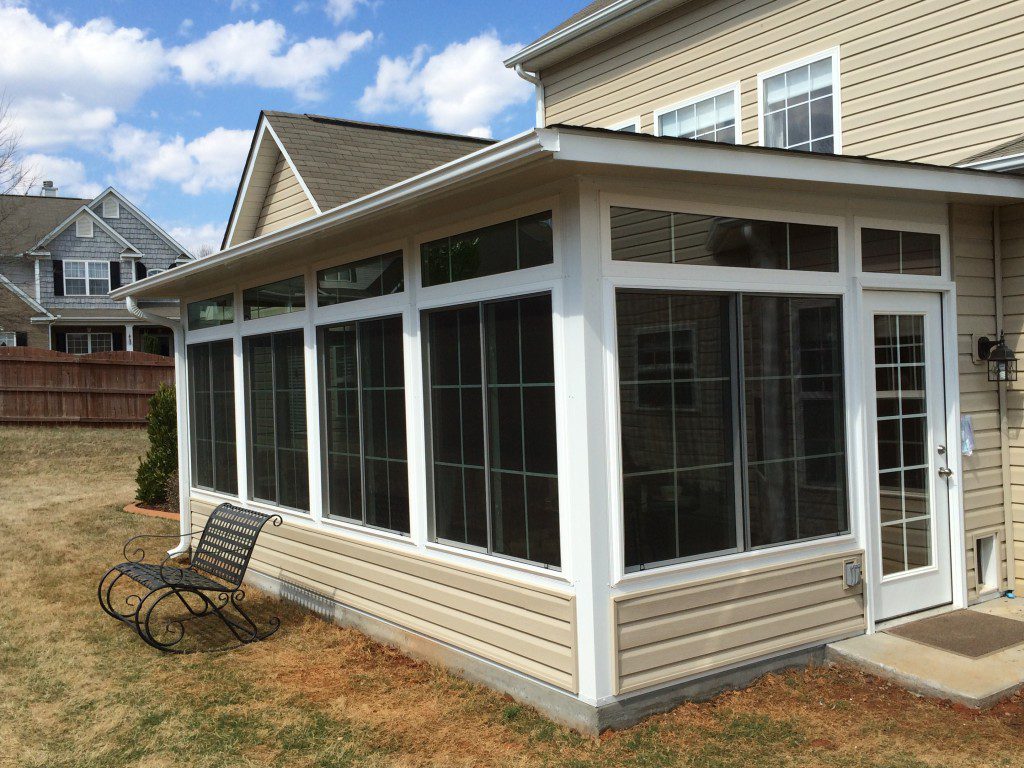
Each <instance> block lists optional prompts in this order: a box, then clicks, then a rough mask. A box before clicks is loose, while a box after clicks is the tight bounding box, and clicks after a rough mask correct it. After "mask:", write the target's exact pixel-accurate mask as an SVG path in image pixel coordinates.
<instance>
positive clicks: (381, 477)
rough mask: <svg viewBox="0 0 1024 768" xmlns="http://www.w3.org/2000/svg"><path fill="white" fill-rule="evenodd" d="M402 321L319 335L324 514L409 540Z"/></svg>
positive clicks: (338, 327) (364, 323) (356, 324)
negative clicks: (403, 534) (323, 439)
mask: <svg viewBox="0 0 1024 768" xmlns="http://www.w3.org/2000/svg"><path fill="white" fill-rule="evenodd" d="M402 347H403V337H402V318H401V317H388V318H384V319H379V320H361V321H359V322H351V323H344V324H341V325H334V326H330V327H327V328H323V329H321V331H320V352H321V365H322V367H323V377H324V378H323V396H324V430H325V436H326V450H327V513H328V514H329V515H331V516H336V517H340V518H345V519H347V520H354V521H356V522H359V523H365V524H366V525H372V526H375V527H377V528H386V529H389V530H392V531H399V532H401V533H408V532H409V470H408V462H407V457H406V431H405V365H404V363H403V360H402Z"/></svg>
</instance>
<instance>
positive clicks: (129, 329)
mask: <svg viewBox="0 0 1024 768" xmlns="http://www.w3.org/2000/svg"><path fill="white" fill-rule="evenodd" d="M124 348H125V349H126V350H127V351H129V352H132V351H133V350H134V349H135V326H134V325H132V324H131V323H126V324H125V326H124Z"/></svg>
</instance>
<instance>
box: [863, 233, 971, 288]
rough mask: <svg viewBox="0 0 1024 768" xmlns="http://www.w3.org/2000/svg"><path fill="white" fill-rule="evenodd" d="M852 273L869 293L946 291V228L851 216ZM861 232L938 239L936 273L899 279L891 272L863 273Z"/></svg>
mask: <svg viewBox="0 0 1024 768" xmlns="http://www.w3.org/2000/svg"><path fill="white" fill-rule="evenodd" d="M853 229H854V232H853V234H854V241H855V248H856V250H855V252H854V264H855V269H854V271H855V272H856V274H857V280H858V282H859V283H860V285H861V286H862V287H863V288H865V289H869V290H884V291H937V290H938V291H942V290H945V289H947V288H948V287H949V284H950V281H951V275H952V274H953V268H952V257H951V255H950V245H949V226H948V225H947V224H927V223H918V222H908V221H906V220H901V219H879V218H874V217H870V216H854V218H853ZM864 229H885V230H889V231H891V232H918V233H922V234H930V235H938V236H939V249H940V251H939V255H940V260H941V261H940V273H939V274H938V275H900V274H896V273H892V272H865V271H864V260H863V256H864V254H863V252H862V250H863V247H862V245H861V231H862V230H864Z"/></svg>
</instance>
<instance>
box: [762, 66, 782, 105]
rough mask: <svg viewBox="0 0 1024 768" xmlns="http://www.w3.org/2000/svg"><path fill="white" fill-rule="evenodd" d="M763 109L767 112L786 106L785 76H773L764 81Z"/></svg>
mask: <svg viewBox="0 0 1024 768" xmlns="http://www.w3.org/2000/svg"><path fill="white" fill-rule="evenodd" d="M764 101H765V107H766V108H767V109H768V110H769V111H774V110H777V109H782V108H783V107H785V106H786V74H785V73H784V72H783V73H782V74H779V75H773V76H772V77H769V78H767V79H765V81H764Z"/></svg>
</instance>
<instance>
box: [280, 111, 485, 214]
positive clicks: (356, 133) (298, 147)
mask: <svg viewBox="0 0 1024 768" xmlns="http://www.w3.org/2000/svg"><path fill="white" fill-rule="evenodd" d="M263 114H264V115H265V116H266V118H267V120H269V121H270V125H271V126H272V127H273V129H274V132H275V133H276V134H277V137H278V138H279V139H280V140H281V143H282V144H283V145H284V148H285V151H286V152H287V153H288V156H289V157H290V158H291V159H292V162H293V163H294V164H295V168H296V170H297V171H298V173H299V176H301V177H302V180H303V182H305V184H306V186H307V188H308V189H309V191H310V194H312V195H313V197H314V198H315V199H316V202H317V205H319V206H320V210H322V211H326V210H329V209H331V208H335V207H337V206H339V205H341V204H342V203H346V202H348V201H350V200H355V199H356V198H358V197H362V196H363V195H367V194H369V193H371V192H375V191H377V190H378V189H383V188H384V187H387V186H390V185H391V184H395V183H397V182H399V181H402V180H403V179H407V178H409V177H410V176H415V175H416V174H418V173H423V172H424V171H428V170H430V169H431V168H436V167H437V166H439V165H443V164H444V163H447V162H450V161H452V160H456V159H458V158H460V157H462V156H463V155H468V154H469V153H470V152H475V151H476V150H478V149H482V148H483V147H485V146H487V145H489V144H493V143H494V142H493V141H491V140H490V139H477V138H473V137H471V136H455V135H452V134H447V133H432V132H429V131H417V130H412V129H409V128H397V127H394V126H388V125H376V124H374V123H361V122H357V121H354V120H342V119H338V118H333V117H323V116H321V115H309V114H293V113H290V112H264V113H263Z"/></svg>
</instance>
